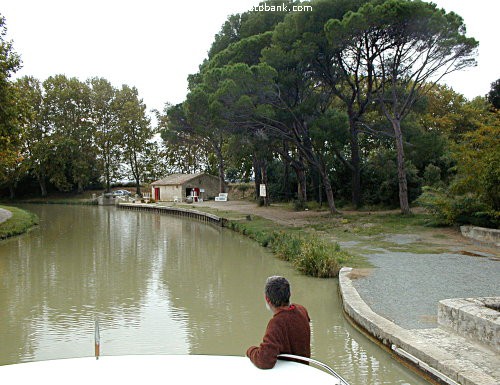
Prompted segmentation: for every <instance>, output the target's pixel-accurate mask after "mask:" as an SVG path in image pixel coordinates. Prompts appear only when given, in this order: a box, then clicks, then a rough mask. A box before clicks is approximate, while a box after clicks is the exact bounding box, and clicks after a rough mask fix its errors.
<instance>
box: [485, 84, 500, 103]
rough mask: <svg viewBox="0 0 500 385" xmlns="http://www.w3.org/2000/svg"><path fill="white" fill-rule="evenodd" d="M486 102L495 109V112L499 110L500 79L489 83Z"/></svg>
mask: <svg viewBox="0 0 500 385" xmlns="http://www.w3.org/2000/svg"><path fill="white" fill-rule="evenodd" d="M486 97H487V99H488V101H489V102H490V103H491V104H492V105H493V107H495V108H496V109H497V110H500V79H497V80H495V81H494V82H493V83H491V89H490V92H488V95H487V96H486Z"/></svg>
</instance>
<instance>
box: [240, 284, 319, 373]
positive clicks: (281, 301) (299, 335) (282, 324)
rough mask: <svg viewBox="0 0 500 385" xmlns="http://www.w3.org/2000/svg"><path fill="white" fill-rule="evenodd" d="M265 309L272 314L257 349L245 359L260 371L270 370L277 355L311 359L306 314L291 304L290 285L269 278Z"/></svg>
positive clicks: (307, 316)
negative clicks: (248, 359)
mask: <svg viewBox="0 0 500 385" xmlns="http://www.w3.org/2000/svg"><path fill="white" fill-rule="evenodd" d="M265 297H266V306H267V308H268V309H269V310H270V311H271V312H272V313H273V318H271V320H270V321H269V323H268V324H267V329H266V334H265V335H264V339H263V341H262V343H261V344H260V346H259V347H257V346H251V347H249V348H248V350H247V357H249V358H250V360H251V361H252V362H253V363H254V364H255V366H257V367H258V368H260V369H271V368H272V367H274V365H275V364H276V360H277V359H278V354H294V355H297V356H302V357H310V356H311V328H310V326H309V322H310V321H311V320H310V319H309V315H308V314H307V310H306V309H305V308H304V307H303V306H301V305H297V304H290V284H289V283H288V281H287V280H286V278H283V277H278V276H273V277H269V278H268V279H267V282H266V289H265Z"/></svg>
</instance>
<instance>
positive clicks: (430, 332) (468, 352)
mask: <svg viewBox="0 0 500 385" xmlns="http://www.w3.org/2000/svg"><path fill="white" fill-rule="evenodd" d="M219 207H221V208H222V207H223V208H224V209H236V211H239V212H241V213H243V214H247V213H249V212H250V211H249V210H251V208H249V207H246V206H245V205H244V204H242V203H241V202H237V203H236V207H232V206H231V207H229V205H227V204H226V205H224V206H219ZM263 210H264V209H261V211H263ZM262 214H263V215H264V216H266V217H267V218H269V219H272V218H273V217H274V216H275V214H277V209H276V208H275V209H274V210H267V211H265V212H264V211H263V212H262V213H259V215H262ZM293 214H294V213H290V212H288V213H286V215H284V218H285V219H286V222H287V223H286V224H288V225H292V226H294V225H295V226H296V225H297V222H296V221H297V219H296V218H293ZM317 215H318V214H317V213H307V212H301V213H298V215H297V217H301V218H299V219H298V220H299V221H300V225H301V226H307V225H308V224H309V223H310V221H311V220H312V221H315V218H314V216H317ZM281 217H283V215H282V216H280V221H281V222H284V221H283V218H281ZM403 231H404V230H403ZM438 234H439V237H435V238H436V239H444V240H449V243H452V244H453V248H452V249H451V250H450V252H451V254H450V255H451V256H453V257H454V258H455V259H456V258H458V257H460V258H462V259H461V260H460V261H459V262H457V261H454V262H453V261H451V262H450V261H449V258H451V257H450V255H448V254H443V255H444V257H443V258H440V257H439V256H438V254H436V255H434V256H433V258H430V256H429V255H421V254H418V255H413V253H404V252H398V253H396V252H395V253H394V254H397V255H398V256H399V257H401V254H408V255H409V254H412V255H413V258H409V257H408V258H399V262H398V266H399V265H401V264H403V265H404V264H405V263H408V261H409V259H412V262H411V264H409V265H407V266H406V268H404V266H403V267H401V269H399V270H398V271H399V273H401V274H402V275H401V278H404V275H405V274H410V275H416V276H418V277H419V278H418V279H417V281H418V280H420V286H425V287H426V288H427V289H428V290H430V291H431V292H432V290H437V291H438V292H435V293H431V294H432V295H431V296H430V300H427V298H425V300H424V301H422V300H423V299H424V298H420V297H419V298H417V297H418V296H417V297H415V296H413V297H414V298H413V300H412V299H411V298H410V299H408V295H409V296H410V297H412V296H411V293H410V292H411V291H412V290H411V289H408V287H412V284H409V285H407V286H405V287H406V288H407V289H402V291H401V290H400V291H393V290H386V291H388V293H386V294H387V295H385V297H387V296H390V295H393V296H394V298H393V300H392V302H395V303H399V302H400V299H399V297H401V299H403V298H405V301H407V302H409V303H410V304H409V306H408V307H399V312H400V313H401V312H406V310H409V311H408V313H409V314H408V315H406V321H407V322H414V321H412V320H411V319H412V318H416V317H415V315H417V317H419V316H418V314H419V313H421V312H422V307H424V308H425V306H427V303H428V302H432V306H433V307H432V310H431V312H432V314H434V317H430V318H435V319H436V320H437V317H436V314H437V303H438V302H439V300H442V299H443V300H444V299H445V298H452V297H447V296H446V293H445V292H444V291H443V290H441V289H439V285H436V284H432V282H430V281H429V280H431V281H432V280H433V276H434V275H429V274H428V275H427V279H423V278H422V277H421V276H420V275H418V274H415V271H413V272H410V271H412V269H413V267H412V266H413V264H415V263H416V262H415V261H419V260H421V263H420V262H419V263H420V264H421V265H422V264H424V265H426V266H427V268H429V269H436V268H437V266H438V265H439V264H445V265H446V264H447V263H452V266H453V264H454V263H458V264H459V265H460V266H459V267H460V269H459V270H460V271H458V274H457V277H456V279H458V280H459V281H460V284H458V283H457V284H456V285H455V284H453V286H455V287H463V290H464V291H465V292H466V294H465V296H471V297H472V296H475V295H476V294H475V293H476V292H481V291H483V290H484V287H483V286H484V284H482V285H479V287H478V282H482V281H488V282H490V284H489V288H488V290H493V294H492V295H498V294H499V293H498V292H495V290H494V288H495V280H494V279H489V278H485V273H486V272H488V274H489V275H487V276H488V277H489V276H490V275H491V274H493V275H494V274H495V271H497V264H498V258H496V257H495V255H494V254H495V253H494V251H491V250H486V251H487V252H484V250H481V251H478V250H477V247H475V246H472V245H470V244H469V243H468V242H467V240H465V239H464V240H463V241H462V240H460V239H459V240H458V242H457V241H456V240H455V241H451V239H453V237H449V238H448V234H446V237H444V236H442V235H441V233H438ZM401 237H403V236H402V235H401V236H399V235H394V236H392V238H395V239H396V240H399V238H401ZM407 237H410V235H407ZM441 237H442V238H441ZM388 238H390V237H389V236H388ZM403 238H404V237H403ZM414 238H415V240H416V241H418V242H422V239H421V236H420V235H418V236H417V235H414ZM412 239H413V238H412ZM399 243H401V242H398V245H397V246H402V247H403V246H404V244H402V245H400V244H399ZM398 249H399V248H398ZM443 249H444V248H443ZM453 252H455V254H453ZM456 254H458V255H456ZM436 264H438V265H436ZM485 264H488V266H489V267H485V266H484V265H485ZM376 265H377V266H378V263H376ZM472 265H473V266H472ZM479 265H480V266H479ZM490 265H491V266H490ZM393 266H394V265H393ZM477 269H479V271H480V272H481V273H480V274H477V271H476V270H477ZM484 269H486V271H485V270H484ZM379 270H380V273H381V274H387V269H384V268H380V269H374V270H373V269H370V270H369V271H364V272H362V275H361V276H363V274H368V275H376V274H374V271H377V272H378V271H379ZM396 270H397V269H396ZM417 270H418V269H417ZM420 270H422V271H420ZM420 270H419V272H422V274H424V273H425V271H426V269H422V268H420ZM448 270H449V271H448V273H449V274H454V273H453V271H454V270H450V266H448ZM436 271H440V270H436ZM358 272H359V270H358ZM402 272H406V273H405V274H403V273H402ZM471 272H476V273H472V274H476V275H475V278H476V279H473V280H470V279H465V280H462V276H466V275H467V274H470V273H471ZM399 273H397V274H399ZM389 275H390V274H389ZM424 275H425V274H424ZM438 275H439V274H438ZM444 276H446V274H444V275H443V277H444ZM391 277H392V276H391ZM407 277H408V276H407ZM480 277H482V278H484V279H482V278H480ZM393 278H394V277H393ZM421 278H422V279H421ZM424 278H425V277H424ZM490 278H491V277H490ZM364 280H365V281H366V284H365V285H364V286H365V287H364V288H363V290H362V291H360V293H358V291H357V288H356V287H355V286H354V285H353V284H352V282H351V279H350V278H348V277H347V275H346V273H345V272H344V273H343V274H342V276H341V279H340V287H341V292H342V293H343V295H342V296H341V297H342V301H343V306H344V309H345V314H346V315H347V317H348V318H349V319H350V320H351V321H354V323H355V324H356V325H357V326H358V327H360V328H361V329H362V330H363V331H364V332H365V334H368V335H369V336H372V337H374V338H375V339H377V340H378V341H379V342H380V343H382V344H383V345H384V346H385V347H386V348H387V349H388V350H390V351H392V352H393V354H395V355H397V356H398V357H399V358H400V359H401V360H402V361H404V362H406V363H407V364H409V365H410V366H413V367H416V368H417V370H418V371H420V372H421V373H423V374H424V376H429V377H431V378H433V379H434V380H439V381H440V382H442V383H447V384H451V385H456V384H461V385H493V384H495V385H496V384H498V383H500V373H499V372H500V371H499V369H498V368H499V367H500V361H499V356H498V353H495V352H493V351H492V350H491V349H488V348H487V347H484V346H481V345H479V344H477V343H474V342H471V341H470V340H469V339H466V338H464V337H463V336H460V335H457V334H456V333H453V332H450V330H447V329H446V328H442V327H433V328H430V327H429V325H431V324H432V323H433V322H429V319H426V322H427V323H428V324H427V325H425V323H426V322H421V324H424V326H425V328H421V326H420V328H418V327H415V328H412V327H411V326H410V327H408V326H400V325H399V322H398V324H396V323H395V322H391V321H389V320H388V319H386V318H384V317H382V316H381V315H380V314H382V313H384V312H379V311H377V312H374V311H373V310H372V309H371V308H370V307H369V306H368V305H367V304H366V302H365V300H366V299H367V298H369V296H367V292H373V293H375V294H374V295H377V293H378V294H380V287H378V286H376V285H375V286H373V287H371V285H372V284H373V282H372V281H370V280H366V277H365V279H364ZM387 280H390V278H387ZM387 280H381V281H382V282H386V281H387ZM386 283H387V282H386ZM358 290H359V289H358ZM406 292H408V293H409V294H408V293H406ZM391 293H392V294H391ZM360 294H361V296H362V297H363V299H362V298H361V296H360ZM407 294H408V295H407ZM443 295H445V297H443ZM461 295H462V294H461ZM478 295H479V296H480V295H481V294H478ZM365 296H366V298H365ZM435 297H436V298H438V299H437V300H436V301H435V302H433V301H434V298H435ZM398 301H399V302H398ZM421 302H424V303H425V305H424V306H422V304H420V303H421ZM433 309H435V310H433ZM396 311H397V309H396ZM453 311H454V310H450V312H451V313H452V312H453ZM391 314H392V313H391ZM426 314H429V312H427V313H426ZM392 315H394V314H392ZM391 319H392V318H391ZM434 323H435V322H434Z"/></svg>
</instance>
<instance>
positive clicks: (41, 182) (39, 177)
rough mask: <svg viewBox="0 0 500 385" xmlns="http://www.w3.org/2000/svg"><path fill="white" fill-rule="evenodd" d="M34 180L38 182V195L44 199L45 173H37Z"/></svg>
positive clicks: (45, 192) (45, 187) (45, 194)
mask: <svg viewBox="0 0 500 385" xmlns="http://www.w3.org/2000/svg"><path fill="white" fill-rule="evenodd" d="M36 179H37V180H38V184H39V185H40V194H42V197H46V196H47V184H46V182H45V172H44V171H40V173H37V174H36Z"/></svg>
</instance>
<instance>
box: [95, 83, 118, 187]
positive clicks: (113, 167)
mask: <svg viewBox="0 0 500 385" xmlns="http://www.w3.org/2000/svg"><path fill="white" fill-rule="evenodd" d="M87 83H88V85H89V87H90V98H91V110H90V116H89V120H90V124H91V125H92V127H93V133H94V144H95V147H96V152H97V161H98V167H99V174H100V175H102V179H103V181H104V186H105V190H106V192H109V191H111V183H112V182H113V181H114V180H116V179H118V178H119V177H120V176H121V151H120V150H121V146H120V144H121V142H122V134H121V131H120V130H119V127H118V111H117V108H118V106H117V105H116V104H117V103H116V102H115V98H116V92H117V91H116V89H115V88H114V87H113V86H112V85H111V83H109V81H107V80H106V79H103V78H92V79H89V80H88V81H87Z"/></svg>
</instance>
